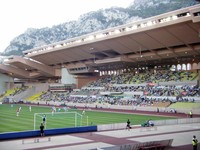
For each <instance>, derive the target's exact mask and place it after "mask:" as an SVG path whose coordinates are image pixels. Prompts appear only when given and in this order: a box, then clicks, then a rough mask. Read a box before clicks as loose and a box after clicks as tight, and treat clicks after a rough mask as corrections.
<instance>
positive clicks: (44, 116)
mask: <svg viewBox="0 0 200 150" xmlns="http://www.w3.org/2000/svg"><path fill="white" fill-rule="evenodd" d="M42 121H43V124H45V123H46V115H45V114H44V115H43V118H42Z"/></svg>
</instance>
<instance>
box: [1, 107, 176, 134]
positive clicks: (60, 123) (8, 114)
mask: <svg viewBox="0 0 200 150" xmlns="http://www.w3.org/2000/svg"><path fill="white" fill-rule="evenodd" d="M19 106H21V107H22V110H21V112H20V114H19V116H18V117H17V116H16V110H17V108H18V107H19ZM68 111H69V112H77V113H80V114H81V113H82V110H78V109H69V110H68ZM61 112H64V110H63V109H61ZM34 113H42V114H41V115H37V117H35V118H36V119H35V120H36V124H35V129H36V130H39V126H40V123H41V122H42V117H41V116H42V115H43V113H44V114H48V113H51V107H40V106H32V111H31V112H30V111H29V106H28V105H15V104H14V105H13V107H11V105H10V104H2V105H0V133H3V132H15V131H27V130H33V129H34ZM80 118H81V117H79V115H78V117H77V121H75V117H74V115H72V114H71V113H70V114H63V113H62V114H60V115H58V114H54V115H53V116H52V115H51V114H49V115H47V122H46V127H47V129H51V128H65V127H74V126H75V122H76V125H77V126H87V125H98V124H112V123H124V122H126V121H127V119H130V121H131V124H132V125H136V124H141V123H143V122H145V121H146V120H148V119H152V120H164V119H172V118H171V117H161V116H149V115H136V114H124V113H116V112H113V113H111V112H98V111H89V110H86V113H85V115H83V117H82V119H80Z"/></svg>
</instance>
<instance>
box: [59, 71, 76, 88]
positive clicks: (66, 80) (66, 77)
mask: <svg viewBox="0 0 200 150" xmlns="http://www.w3.org/2000/svg"><path fill="white" fill-rule="evenodd" d="M61 83H62V84H76V79H75V78H74V76H73V75H71V74H69V73H68V71H67V69H66V68H62V69H61Z"/></svg>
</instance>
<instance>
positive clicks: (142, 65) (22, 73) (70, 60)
mask: <svg viewBox="0 0 200 150" xmlns="http://www.w3.org/2000/svg"><path fill="white" fill-rule="evenodd" d="M23 54H24V55H23V56H9V57H7V58H6V59H4V60H3V61H2V62H1V64H0V78H1V87H0V94H2V93H3V92H4V91H6V90H7V89H10V88H12V87H14V86H15V83H17V82H18V83H23V82H26V83H49V84H67V85H72V84H73V85H75V86H76V88H81V87H83V86H84V85H86V84H87V83H89V82H91V81H95V80H97V79H98V78H99V77H100V76H102V75H107V74H120V73H123V71H124V70H127V69H134V70H137V71H139V70H140V69H147V68H148V69H153V68H159V67H164V66H165V67H169V68H171V67H172V66H173V68H174V69H175V70H178V69H185V70H195V71H196V72H198V80H197V84H198V85H199V84H200V83H199V81H200V61H199V60H200V5H194V6H192V7H188V8H184V9H180V10H176V11H173V12H169V13H165V14H161V15H159V16H154V17H151V18H147V19H144V20H140V21H138V22H132V23H129V24H125V25H122V26H118V27H114V28H110V29H106V30H103V31H98V32H94V33H90V34H87V35H83V36H80V37H76V38H72V39H69V40H65V41H60V42H57V43H53V44H50V45H45V46H42V47H38V48H34V49H31V50H26V51H24V52H23Z"/></svg>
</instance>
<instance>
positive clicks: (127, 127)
mask: <svg viewBox="0 0 200 150" xmlns="http://www.w3.org/2000/svg"><path fill="white" fill-rule="evenodd" d="M126 129H128V130H130V129H131V122H130V120H129V119H128V120H127V124H126Z"/></svg>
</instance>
